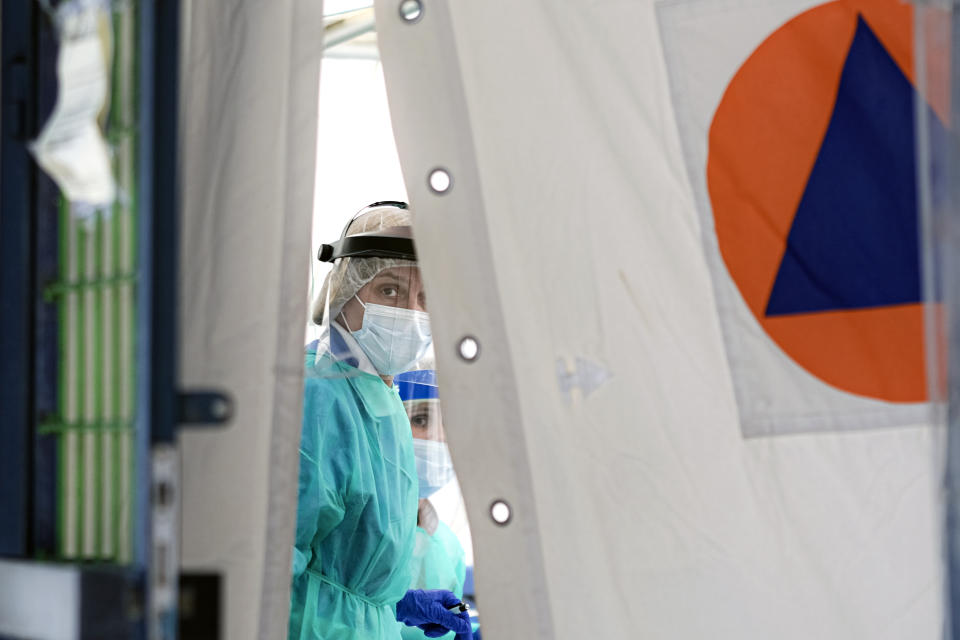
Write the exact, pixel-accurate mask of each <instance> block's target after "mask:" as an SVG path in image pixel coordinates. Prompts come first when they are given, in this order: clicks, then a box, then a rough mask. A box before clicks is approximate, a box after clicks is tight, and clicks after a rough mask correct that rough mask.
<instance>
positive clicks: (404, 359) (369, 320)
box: [347, 296, 433, 376]
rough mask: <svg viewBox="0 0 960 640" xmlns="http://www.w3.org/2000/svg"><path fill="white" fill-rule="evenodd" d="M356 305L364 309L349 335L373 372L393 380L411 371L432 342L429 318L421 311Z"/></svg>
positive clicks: (379, 305)
mask: <svg viewBox="0 0 960 640" xmlns="http://www.w3.org/2000/svg"><path fill="white" fill-rule="evenodd" d="M354 297H356V296H354ZM357 301H358V302H359V303H360V304H361V305H362V306H363V309H364V311H363V325H362V326H361V327H360V329H359V330H357V331H351V332H350V333H351V334H353V337H354V338H356V339H357V342H358V343H359V344H360V347H361V348H362V349H363V352H364V353H366V354H367V357H368V358H370V362H371V363H372V364H373V366H374V367H375V368H376V370H377V372H379V373H380V375H383V376H394V375H397V374H398V373H403V372H404V371H409V370H410V369H412V368H413V366H414V365H415V364H416V362H417V361H418V360H419V359H420V358H422V357H423V354H425V353H426V352H427V349H429V348H430V343H431V342H432V340H433V337H432V336H431V334H430V316H429V315H428V314H427V313H426V312H425V311H414V310H413V309H403V308H398V307H386V306H384V305H382V304H374V303H372V302H371V303H369V304H364V302H363V300H361V299H360V298H359V297H358V298H357ZM347 329H348V330H349V329H350V327H347Z"/></svg>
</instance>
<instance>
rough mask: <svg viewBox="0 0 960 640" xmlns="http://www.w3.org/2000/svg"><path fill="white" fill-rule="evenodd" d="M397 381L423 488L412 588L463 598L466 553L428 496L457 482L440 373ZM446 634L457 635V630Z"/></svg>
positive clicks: (404, 630)
mask: <svg viewBox="0 0 960 640" xmlns="http://www.w3.org/2000/svg"><path fill="white" fill-rule="evenodd" d="M394 384H395V385H396V387H397V392H398V393H399V394H400V399H401V400H403V405H404V408H405V409H406V411H407V417H408V418H409V419H410V431H411V433H412V434H413V449H414V454H415V457H416V464H417V480H418V482H419V487H420V491H419V493H420V506H419V508H418V510H417V535H416V543H415V545H414V550H413V554H412V555H411V557H410V564H409V573H410V585H409V586H410V588H411V589H446V590H448V591H452V592H453V593H454V594H455V595H456V596H457V597H458V598H462V597H463V587H464V581H465V578H466V553H465V552H464V548H463V546H462V545H461V543H460V540H459V539H458V537H457V535H456V534H455V533H454V531H453V529H452V525H451V523H449V522H447V521H445V519H444V511H443V509H439V508H437V507H435V506H434V505H433V503H432V502H431V501H430V500H428V499H427V498H429V497H431V496H433V495H434V494H436V493H437V492H438V491H439V490H440V489H442V488H444V487H445V486H447V485H448V484H450V483H451V482H452V481H453V480H455V474H454V470H453V461H452V460H451V459H450V451H449V449H448V448H447V442H446V436H445V433H444V429H443V419H442V415H441V411H440V398H439V394H438V392H437V382H436V373H435V372H434V371H433V370H432V369H421V370H415V371H408V372H406V373H402V374H400V375H398V376H396V377H395V378H394ZM446 515H447V516H449V515H450V513H447V514H446ZM400 633H401V636H402V638H403V640H424V639H425V638H426V637H427V636H425V634H424V633H423V631H421V630H420V629H417V628H414V627H401V629H400ZM443 637H445V638H450V639H452V638H453V634H448V635H447V636H443Z"/></svg>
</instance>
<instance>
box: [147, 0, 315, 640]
mask: <svg viewBox="0 0 960 640" xmlns="http://www.w3.org/2000/svg"><path fill="white" fill-rule="evenodd" d="M321 5H322V3H321V2H320V1H318V0H272V1H271V2H254V1H252V0H229V1H226V2H206V1H202V0H187V1H185V2H184V3H183V28H182V34H183V37H182V61H181V64H182V67H181V69H182V73H181V89H180V94H181V113H180V136H181V138H180V149H181V153H180V157H181V162H180V167H179V169H180V182H181V185H182V214H183V221H182V225H181V247H180V251H181V259H180V269H181V271H180V289H181V296H180V363H181V370H180V376H181V381H182V385H183V387H184V388H186V389H190V388H198V387H204V388H214V389H222V390H224V391H226V392H227V393H229V394H230V395H231V396H232V397H233V399H234V401H235V404H236V415H235V418H234V419H233V421H232V422H231V423H230V424H229V425H228V426H227V427H225V428H223V429H211V430H208V431H187V432H185V433H184V434H183V435H182V437H181V441H180V444H181V451H182V469H183V476H182V477H183V496H182V501H183V511H182V518H183V520H182V523H183V526H182V533H183V537H182V567H183V570H184V571H208V572H219V573H221V574H222V575H223V576H224V582H223V586H224V589H225V592H224V600H223V606H224V611H223V618H222V620H223V624H224V625H225V627H224V630H223V637H224V638H231V639H238V640H240V639H243V638H258V637H259V638H282V637H285V636H286V621H287V615H288V610H289V580H290V578H289V574H290V546H291V541H292V540H293V526H294V522H295V513H296V498H297V490H296V481H297V464H298V456H297V447H298V443H299V439H300V416H301V403H302V376H303V323H304V318H306V317H307V310H306V295H305V293H306V288H307V274H308V270H307V269H308V264H309V262H308V261H309V259H310V256H309V254H310V222H311V215H312V206H313V184H314V165H315V157H316V145H315V140H316V122H317V95H318V81H319V72H320V57H321V53H322V49H321V47H322V34H323V16H322V6H321ZM161 275H162V274H161Z"/></svg>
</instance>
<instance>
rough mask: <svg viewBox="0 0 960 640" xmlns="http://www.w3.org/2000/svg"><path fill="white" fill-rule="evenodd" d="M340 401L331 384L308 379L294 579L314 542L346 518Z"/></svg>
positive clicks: (310, 555) (306, 562)
mask: <svg viewBox="0 0 960 640" xmlns="http://www.w3.org/2000/svg"><path fill="white" fill-rule="evenodd" d="M337 408H338V403H337V398H336V397H335V396H334V394H333V393H331V389H330V385H329V381H326V380H322V379H319V380H318V379H311V378H307V380H305V384H304V406H303V431H302V434H301V438H300V477H299V483H298V484H299V488H298V495H297V531H296V538H295V543H294V549H293V567H292V568H293V578H294V580H296V578H298V577H299V576H300V575H302V574H303V572H304V571H306V569H307V567H308V566H309V565H310V562H311V561H312V560H313V543H314V541H319V540H323V538H325V537H326V536H327V534H328V533H330V531H332V530H333V529H334V528H335V527H336V526H337V525H338V524H340V522H341V521H342V520H343V516H344V501H343V497H342V493H341V488H342V485H343V480H344V479H343V478H342V477H340V476H342V473H340V472H339V467H340V465H336V464H334V463H333V458H334V452H333V451H330V449H331V448H333V447H335V446H336V445H337V442H338V439H339V438H340V437H341V432H342V431H343V428H344V427H345V426H347V425H344V424H342V423H343V416H340V415H338V413H339V412H338V411H337Z"/></svg>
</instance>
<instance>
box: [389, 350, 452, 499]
mask: <svg viewBox="0 0 960 640" xmlns="http://www.w3.org/2000/svg"><path fill="white" fill-rule="evenodd" d="M394 382H395V383H396V385H397V390H398V392H399V393H400V399H401V400H403V405H404V407H405V408H406V410H407V417H408V418H409V419H410V430H411V432H412V434H413V452H414V455H415V456H416V459H417V480H418V481H419V484H420V498H421V499H423V498H429V497H430V496H431V495H433V494H434V493H436V492H437V491H439V490H440V489H442V488H443V487H445V486H446V485H447V484H449V483H450V481H452V480H453V479H454V471H453V460H452V459H451V458H450V449H449V448H448V447H447V441H446V440H447V439H446V435H445V434H444V431H443V420H442V418H441V415H440V397H439V394H438V392H437V383H436V372H435V371H434V370H432V369H421V370H416V371H408V372H406V373H403V374H401V375H399V376H397V377H396V378H395V379H394Z"/></svg>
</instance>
